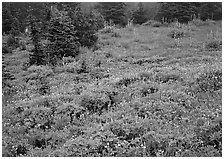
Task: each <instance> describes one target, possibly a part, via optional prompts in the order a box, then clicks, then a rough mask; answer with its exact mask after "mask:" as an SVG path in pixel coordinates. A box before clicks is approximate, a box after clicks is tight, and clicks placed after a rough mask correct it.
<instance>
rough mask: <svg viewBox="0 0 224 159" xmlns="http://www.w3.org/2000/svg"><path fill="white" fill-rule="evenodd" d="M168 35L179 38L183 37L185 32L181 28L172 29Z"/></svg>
mask: <svg viewBox="0 0 224 159" xmlns="http://www.w3.org/2000/svg"><path fill="white" fill-rule="evenodd" d="M168 36H170V37H171V38H174V39H179V38H183V37H184V36H186V33H185V32H184V31H182V30H172V31H171V32H170V33H169V34H168Z"/></svg>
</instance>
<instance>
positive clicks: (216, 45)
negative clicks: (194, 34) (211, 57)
mask: <svg viewBox="0 0 224 159" xmlns="http://www.w3.org/2000/svg"><path fill="white" fill-rule="evenodd" d="M205 49H206V50H208V51H221V50H222V41H220V40H213V41H210V42H207V43H206V44H205Z"/></svg>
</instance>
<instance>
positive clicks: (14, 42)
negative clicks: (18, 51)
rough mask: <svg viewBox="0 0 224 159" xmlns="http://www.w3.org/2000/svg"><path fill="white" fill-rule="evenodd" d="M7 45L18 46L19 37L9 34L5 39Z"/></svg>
mask: <svg viewBox="0 0 224 159" xmlns="http://www.w3.org/2000/svg"><path fill="white" fill-rule="evenodd" d="M7 46H8V47H12V48H17V47H19V39H18V38H16V37H15V36H13V35H11V34H10V35H9V37H8V39H7Z"/></svg>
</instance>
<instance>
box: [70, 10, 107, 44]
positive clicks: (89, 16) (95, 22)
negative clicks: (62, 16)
mask: <svg viewBox="0 0 224 159" xmlns="http://www.w3.org/2000/svg"><path fill="white" fill-rule="evenodd" d="M72 21H73V25H74V29H75V30H76V31H77V32H76V34H75V35H76V36H77V37H78V41H79V43H80V45H81V46H83V47H89V48H90V47H92V46H94V45H95V43H96V42H97V40H98V37H97V36H96V32H97V31H98V30H99V29H101V28H102V27H103V24H104V19H103V17H102V16H101V15H100V14H99V13H97V12H96V11H91V12H90V13H84V12H83V11H81V9H80V8H78V9H77V10H76V11H75V12H74V15H72Z"/></svg>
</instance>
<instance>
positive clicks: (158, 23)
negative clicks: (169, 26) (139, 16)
mask: <svg viewBox="0 0 224 159" xmlns="http://www.w3.org/2000/svg"><path fill="white" fill-rule="evenodd" d="M161 26H163V24H162V23H161V22H157V21H155V22H153V23H152V27H161Z"/></svg>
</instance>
